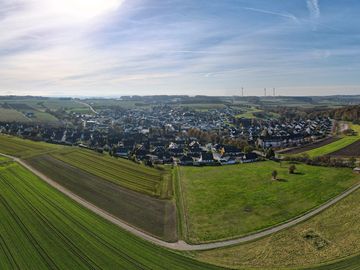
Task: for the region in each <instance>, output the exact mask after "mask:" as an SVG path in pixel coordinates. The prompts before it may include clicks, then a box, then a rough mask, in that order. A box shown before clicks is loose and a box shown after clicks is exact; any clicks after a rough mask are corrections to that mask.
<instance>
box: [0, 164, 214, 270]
mask: <svg viewBox="0 0 360 270" xmlns="http://www.w3.org/2000/svg"><path fill="white" fill-rule="evenodd" d="M0 269H129V270H130V269H166V270H167V269H174V270H176V269H179V270H180V269H181V270H183V269H195V270H196V269H219V268H218V267H215V266H211V265H208V264H205V263H201V262H198V261H196V260H194V259H191V258H188V257H185V256H181V255H180V254H177V253H173V252H171V251H168V250H165V249H162V248H160V247H157V246H154V245H152V244H150V243H148V242H144V241H143V240H141V239H139V238H137V237H135V236H132V235H131V234H129V233H127V232H125V231H123V230H121V229H120V228H118V227H117V226H115V225H113V224H111V223H109V222H107V221H106V220H104V219H102V218H100V217H99V216H97V215H96V214H94V213H92V212H90V211H88V210H87V209H85V208H83V207H81V206H80V205H78V204H76V203H75V202H73V201H72V200H71V199H69V198H67V197H65V196H64V195H63V194H61V193H60V192H58V191H56V190H55V189H53V188H51V187H50V186H48V185H47V184H45V183H44V182H43V181H41V180H40V179H39V178H37V177H36V176H34V175H33V174H31V173H30V172H29V171H27V170H26V169H24V168H23V167H21V166H20V165H18V164H16V163H10V164H7V165H5V166H4V165H0Z"/></svg>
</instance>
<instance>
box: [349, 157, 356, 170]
mask: <svg viewBox="0 0 360 270" xmlns="http://www.w3.org/2000/svg"><path fill="white" fill-rule="evenodd" d="M349 166H350V167H351V168H354V167H356V158H354V157H351V158H350V159H349Z"/></svg>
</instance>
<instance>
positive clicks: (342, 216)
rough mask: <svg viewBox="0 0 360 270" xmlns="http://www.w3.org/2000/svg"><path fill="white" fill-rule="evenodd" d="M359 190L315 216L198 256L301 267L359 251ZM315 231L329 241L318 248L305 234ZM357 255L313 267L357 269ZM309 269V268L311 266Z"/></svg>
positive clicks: (359, 259) (235, 262)
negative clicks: (330, 263) (242, 243)
mask: <svg viewBox="0 0 360 270" xmlns="http://www.w3.org/2000/svg"><path fill="white" fill-rule="evenodd" d="M359 212H360V190H359V191H357V192H355V193H354V194H352V195H350V196H349V197H347V198H345V199H344V200H342V201H341V202H339V203H338V204H336V205H334V206H332V207H331V208H329V209H327V210H325V211H324V212H322V213H321V214H319V215H318V216H316V217H314V218H312V219H310V220H308V221H306V222H304V223H302V224H299V225H297V226H295V227H292V228H290V229H287V230H285V231H281V232H278V233H276V234H274V235H272V236H269V237H265V238H263V239H261V240H258V241H255V242H252V243H247V244H244V245H239V246H234V247H230V248H224V249H219V250H213V251H206V252H201V253H199V254H198V258H199V259H202V260H205V261H207V262H213V263H217V264H221V265H227V266H231V267H236V268H241V269H242V267H246V266H248V267H250V266H251V267H259V268H261V269H266V268H271V267H275V268H276V267H280V266H281V267H286V266H287V267H296V268H299V267H304V268H311V266H312V265H317V264H324V263H326V262H329V261H333V260H336V259H338V260H340V259H341V258H344V257H347V256H351V255H354V254H359V253H360V241H359V240H360V223H359ZM309 230H313V231H315V232H316V233H317V234H318V235H319V236H320V237H321V238H322V239H325V240H326V241H327V242H328V245H327V246H325V247H324V248H323V249H317V248H316V245H315V243H314V242H313V241H309V240H306V239H305V238H304V235H305V233H306V232H308V231H309ZM355 266H356V267H359V266H360V256H355V257H352V258H349V259H345V260H344V261H339V262H336V263H334V264H333V265H331V266H329V265H327V266H321V267H315V268H314V269H327V270H329V269H338V270H340V269H349V270H350V269H351V270H353V269H358V268H356V267H355ZM311 269H312V268H311Z"/></svg>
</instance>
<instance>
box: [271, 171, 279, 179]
mask: <svg viewBox="0 0 360 270" xmlns="http://www.w3.org/2000/svg"><path fill="white" fill-rule="evenodd" d="M271 175H272V180H276V179H277V175H278V172H277V170H273V172H272V173H271Z"/></svg>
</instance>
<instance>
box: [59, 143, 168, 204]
mask: <svg viewBox="0 0 360 270" xmlns="http://www.w3.org/2000/svg"><path fill="white" fill-rule="evenodd" d="M53 156H54V157H56V158H57V159H60V160H62V161H64V162H66V163H68V164H71V165H72V166H75V167H77V168H79V169H82V170H84V171H87V172H89V173H92V174H94V175H96V176H99V177H102V178H103V179H106V180H108V181H111V182H113V183H115V184H117V185H120V186H123V187H126V188H129V189H132V190H135V191H138V192H142V193H145V194H149V195H152V196H157V197H162V198H166V197H171V194H169V191H168V190H166V189H163V186H164V185H163V184H162V182H163V181H168V182H169V181H171V177H170V173H169V172H168V171H167V170H164V171H161V170H157V169H152V168H149V167H145V166H143V165H138V164H136V163H134V162H131V161H128V160H124V159H115V158H111V157H107V156H104V155H102V154H97V153H95V152H93V151H87V150H80V149H77V150H72V151H64V152H56V153H53ZM167 186H168V185H167ZM169 195H170V196H169Z"/></svg>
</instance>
